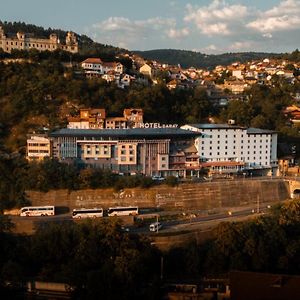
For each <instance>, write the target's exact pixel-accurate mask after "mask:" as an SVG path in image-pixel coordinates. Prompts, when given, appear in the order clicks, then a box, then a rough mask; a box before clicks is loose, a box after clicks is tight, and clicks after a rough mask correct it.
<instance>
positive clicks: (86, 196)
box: [27, 179, 289, 210]
mask: <svg viewBox="0 0 300 300" xmlns="http://www.w3.org/2000/svg"><path fill="white" fill-rule="evenodd" d="M27 196H28V198H29V199H30V200H31V202H32V205H55V206H58V207H68V208H69V209H73V208H78V207H96V206H98V207H99V206H100V207H103V208H108V207H110V206H126V205H137V206H139V207H156V208H162V209H203V210H207V209H216V208H225V207H234V206H244V205H245V206H246V205H251V204H253V203H256V202H257V201H258V200H259V201H260V202H261V203H263V202H270V201H280V200H285V199H287V198H289V184H288V182H285V181H283V180H255V179H252V180H250V179H249V180H228V181H216V182H204V183H203V182H200V183H190V184H188V183H186V184H180V185H178V186H176V187H169V186H166V185H158V186H156V187H152V188H149V189H141V188H135V189H124V190H122V191H119V192H116V191H114V190H113V189H96V190H78V191H68V190H53V191H49V192H47V193H43V192H35V191H28V192H27Z"/></svg>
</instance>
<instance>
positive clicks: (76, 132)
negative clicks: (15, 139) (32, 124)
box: [49, 128, 201, 139]
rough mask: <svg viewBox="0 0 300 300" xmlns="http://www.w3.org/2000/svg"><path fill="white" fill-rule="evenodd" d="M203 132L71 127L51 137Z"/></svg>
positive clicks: (165, 135) (187, 135)
mask: <svg viewBox="0 0 300 300" xmlns="http://www.w3.org/2000/svg"><path fill="white" fill-rule="evenodd" d="M199 135H201V133H199V132H195V131H191V130H184V129H180V128H131V129H71V128H63V129H59V130H57V131H54V132H51V133H50V134H49V136H50V137H113V138H126V139H128V138H150V137H155V138H170V137H195V136H199Z"/></svg>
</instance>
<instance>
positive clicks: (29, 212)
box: [20, 205, 55, 217]
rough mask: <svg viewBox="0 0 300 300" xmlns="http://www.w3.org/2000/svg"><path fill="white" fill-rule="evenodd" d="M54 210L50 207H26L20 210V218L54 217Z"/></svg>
mask: <svg viewBox="0 0 300 300" xmlns="http://www.w3.org/2000/svg"><path fill="white" fill-rule="evenodd" d="M54 215H55V208H54V206H52V205H48V206H26V207H22V208H21V210H20V216H21V217H44V216H54Z"/></svg>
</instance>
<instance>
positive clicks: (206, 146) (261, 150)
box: [181, 124, 277, 173]
mask: <svg viewBox="0 0 300 300" xmlns="http://www.w3.org/2000/svg"><path fill="white" fill-rule="evenodd" d="M181 128H182V129H187V130H193V131H196V132H199V133H201V136H200V137H198V138H196V140H195V146H196V148H197V154H198V155H199V157H200V165H201V166H202V167H205V168H209V169H210V171H211V172H212V173H236V172H239V171H244V170H250V172H251V170H252V171H253V172H254V171H259V170H261V172H262V171H263V170H272V169H274V168H277V133H276V132H274V131H271V130H266V129H258V128H245V127H240V126H234V125H228V124H191V125H184V126H182V127H181Z"/></svg>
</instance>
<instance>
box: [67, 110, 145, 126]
mask: <svg viewBox="0 0 300 300" xmlns="http://www.w3.org/2000/svg"><path fill="white" fill-rule="evenodd" d="M143 115H144V114H143V110H142V109H138V108H126V109H124V111H123V117H106V111H105V109H104V108H85V109H80V114H79V115H78V116H74V117H69V118H68V126H67V127H68V128H70V129H104V128H106V129H126V128H136V127H139V124H141V123H143Z"/></svg>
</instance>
